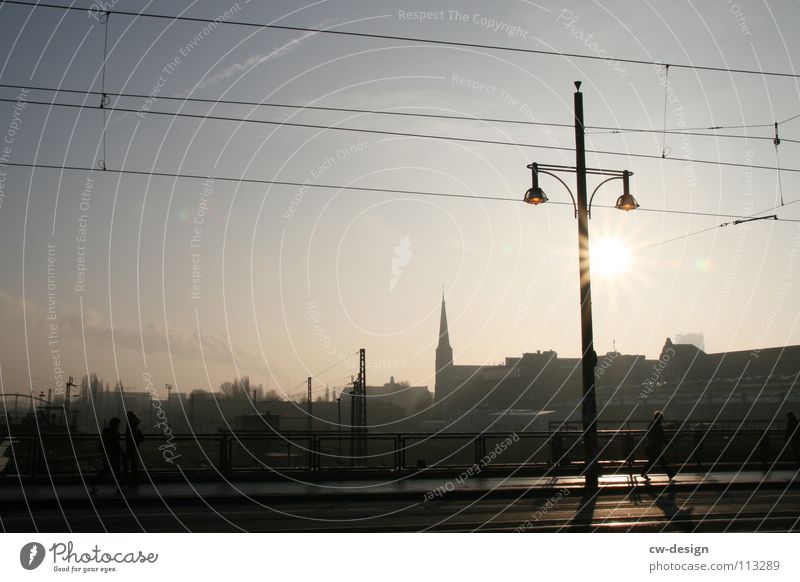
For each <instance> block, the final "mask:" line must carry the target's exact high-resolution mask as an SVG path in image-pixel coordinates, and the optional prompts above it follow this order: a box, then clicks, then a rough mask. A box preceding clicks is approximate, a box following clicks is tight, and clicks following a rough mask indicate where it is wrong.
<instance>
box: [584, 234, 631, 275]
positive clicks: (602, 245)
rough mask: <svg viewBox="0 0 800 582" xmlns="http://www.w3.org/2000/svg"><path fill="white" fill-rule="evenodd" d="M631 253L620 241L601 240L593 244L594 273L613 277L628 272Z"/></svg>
mask: <svg viewBox="0 0 800 582" xmlns="http://www.w3.org/2000/svg"><path fill="white" fill-rule="evenodd" d="M630 265H631V254H630V251H629V250H628V249H627V248H626V247H625V245H623V244H622V243H621V242H620V241H618V240H615V239H601V240H599V241H597V242H596V243H593V244H592V272H595V273H597V274H598V275H603V276H607V277H611V276H614V275H619V274H621V273H624V272H625V271H627V270H628V268H629V267H630Z"/></svg>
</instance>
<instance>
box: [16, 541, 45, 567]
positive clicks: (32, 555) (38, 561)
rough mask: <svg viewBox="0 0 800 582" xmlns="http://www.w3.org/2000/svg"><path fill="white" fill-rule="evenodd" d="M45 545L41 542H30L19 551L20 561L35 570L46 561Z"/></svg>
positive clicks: (24, 565)
mask: <svg viewBox="0 0 800 582" xmlns="http://www.w3.org/2000/svg"><path fill="white" fill-rule="evenodd" d="M44 555H45V551H44V546H43V545H42V544H40V543H39V542H30V543H27V544H25V545H24V546H22V549H21V550H20V551H19V563H20V564H21V565H22V567H23V568H25V569H26V570H35V569H36V568H38V567H39V566H41V565H42V562H43V561H44Z"/></svg>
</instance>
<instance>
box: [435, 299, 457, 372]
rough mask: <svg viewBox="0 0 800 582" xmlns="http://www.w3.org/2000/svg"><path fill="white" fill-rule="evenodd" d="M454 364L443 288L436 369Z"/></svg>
mask: <svg viewBox="0 0 800 582" xmlns="http://www.w3.org/2000/svg"><path fill="white" fill-rule="evenodd" d="M452 365H453V348H452V347H451V346H450V331H449V330H448V328H447V309H446V307H445V302H444V290H442V313H441V315H440V316H439V345H438V346H436V371H437V372H439V371H441V370H443V369H444V368H446V367H449V366H452Z"/></svg>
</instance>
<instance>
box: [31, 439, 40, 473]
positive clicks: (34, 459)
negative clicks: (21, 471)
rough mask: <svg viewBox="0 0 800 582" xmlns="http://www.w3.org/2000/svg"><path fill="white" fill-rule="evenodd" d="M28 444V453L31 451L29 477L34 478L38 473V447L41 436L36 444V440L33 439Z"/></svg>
mask: <svg viewBox="0 0 800 582" xmlns="http://www.w3.org/2000/svg"><path fill="white" fill-rule="evenodd" d="M30 443H31V446H30V451H31V454H30V467H31V468H30V472H31V477H36V473H37V472H38V465H39V449H40V447H41V445H42V442H41V435H40V436H39V441H38V442H37V440H36V439H35V438H31V440H30Z"/></svg>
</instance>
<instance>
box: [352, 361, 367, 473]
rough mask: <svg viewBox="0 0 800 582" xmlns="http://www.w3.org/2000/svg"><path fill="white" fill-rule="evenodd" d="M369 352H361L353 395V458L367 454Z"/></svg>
mask: <svg viewBox="0 0 800 582" xmlns="http://www.w3.org/2000/svg"><path fill="white" fill-rule="evenodd" d="M366 353H367V351H366V350H365V349H364V348H361V349H360V350H359V363H358V378H356V380H355V382H353V391H352V394H351V407H350V410H351V413H350V427H351V432H352V433H353V434H352V437H353V438H352V443H353V457H354V458H355V457H364V456H366V454H367V356H366Z"/></svg>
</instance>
